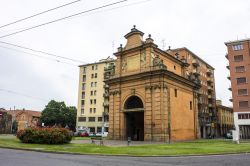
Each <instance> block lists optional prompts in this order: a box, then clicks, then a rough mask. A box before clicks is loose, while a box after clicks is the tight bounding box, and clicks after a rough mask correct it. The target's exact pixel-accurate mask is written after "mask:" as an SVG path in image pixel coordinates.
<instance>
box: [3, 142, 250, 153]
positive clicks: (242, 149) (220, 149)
mask: <svg viewBox="0 0 250 166" xmlns="http://www.w3.org/2000/svg"><path fill="white" fill-rule="evenodd" d="M0 147H6V148H18V149H28V150H37V151H45V152H46V151H47V152H60V153H77V154H102V155H130V156H178V155H207V154H230V153H249V152H250V143H249V142H244V143H240V144H234V143H232V142H231V141H230V140H196V141H191V142H178V143H173V144H152V145H141V146H129V147H127V146H125V147H109V146H98V145H92V144H74V143H70V144H64V145H43V144H24V143H21V142H20V141H19V140H18V139H16V138H4V137H0Z"/></svg>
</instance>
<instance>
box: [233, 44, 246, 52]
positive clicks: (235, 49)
mask: <svg viewBox="0 0 250 166" xmlns="http://www.w3.org/2000/svg"><path fill="white" fill-rule="evenodd" d="M232 48H233V50H234V51H238V50H243V45H242V44H236V45H233V46H232Z"/></svg>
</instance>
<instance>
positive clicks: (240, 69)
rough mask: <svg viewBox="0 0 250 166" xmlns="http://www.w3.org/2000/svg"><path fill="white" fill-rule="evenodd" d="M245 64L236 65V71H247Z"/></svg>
mask: <svg viewBox="0 0 250 166" xmlns="http://www.w3.org/2000/svg"><path fill="white" fill-rule="evenodd" d="M245 71H246V70H245V66H236V67H235V72H237V73H242V72H245Z"/></svg>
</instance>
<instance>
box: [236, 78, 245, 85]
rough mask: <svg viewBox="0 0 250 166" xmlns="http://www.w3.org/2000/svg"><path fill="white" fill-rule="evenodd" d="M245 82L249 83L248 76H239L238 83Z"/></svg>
mask: <svg viewBox="0 0 250 166" xmlns="http://www.w3.org/2000/svg"><path fill="white" fill-rule="evenodd" d="M245 83H247V79H246V77H239V78H237V84H245Z"/></svg>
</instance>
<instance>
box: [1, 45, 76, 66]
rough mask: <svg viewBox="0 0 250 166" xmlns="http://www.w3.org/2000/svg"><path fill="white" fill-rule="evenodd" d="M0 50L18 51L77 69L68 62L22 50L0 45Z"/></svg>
mask: <svg viewBox="0 0 250 166" xmlns="http://www.w3.org/2000/svg"><path fill="white" fill-rule="evenodd" d="M0 48H4V49H8V50H13V51H18V52H21V53H24V54H27V55H32V56H36V57H39V58H43V59H47V60H51V61H54V62H57V63H64V64H66V65H71V66H74V67H78V65H76V64H73V63H68V62H64V61H61V60H59V59H54V58H50V57H45V56H41V55H37V54H32V53H29V52H26V51H22V50H18V49H14V48H10V47H5V46H1V45H0Z"/></svg>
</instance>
